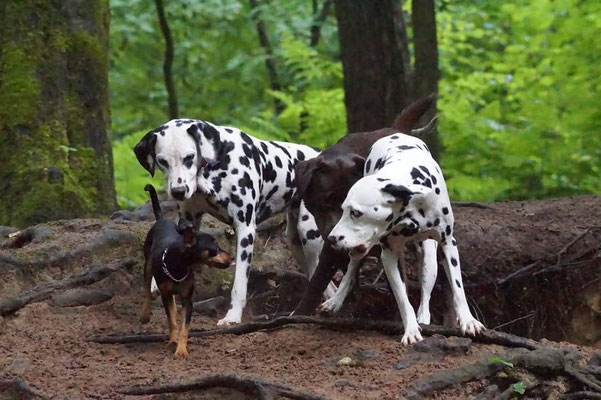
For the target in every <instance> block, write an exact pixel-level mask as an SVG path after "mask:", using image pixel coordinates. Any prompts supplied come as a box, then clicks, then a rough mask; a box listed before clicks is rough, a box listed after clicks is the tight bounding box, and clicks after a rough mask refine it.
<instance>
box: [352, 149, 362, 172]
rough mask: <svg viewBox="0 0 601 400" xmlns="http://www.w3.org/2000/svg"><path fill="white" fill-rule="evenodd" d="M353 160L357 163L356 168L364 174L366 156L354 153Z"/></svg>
mask: <svg viewBox="0 0 601 400" xmlns="http://www.w3.org/2000/svg"><path fill="white" fill-rule="evenodd" d="M351 160H352V161H353V164H355V168H356V169H357V170H358V171H360V172H361V175H363V167H364V166H365V157H361V156H360V155H359V154H357V153H354V154H353V155H352V156H351Z"/></svg>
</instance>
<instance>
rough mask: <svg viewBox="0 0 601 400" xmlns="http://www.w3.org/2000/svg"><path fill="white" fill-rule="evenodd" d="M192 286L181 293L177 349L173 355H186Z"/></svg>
mask: <svg viewBox="0 0 601 400" xmlns="http://www.w3.org/2000/svg"><path fill="white" fill-rule="evenodd" d="M193 291H194V286H192V287H191V289H189V290H188V291H187V292H186V293H182V325H181V328H180V330H179V336H178V338H177V349H176V350H175V355H176V356H179V357H187V356H188V332H189V331H190V321H191V320H192V292H193Z"/></svg>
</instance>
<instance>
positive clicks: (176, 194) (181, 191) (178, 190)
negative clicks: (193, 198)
mask: <svg viewBox="0 0 601 400" xmlns="http://www.w3.org/2000/svg"><path fill="white" fill-rule="evenodd" d="M171 196H173V198H174V199H176V200H183V199H184V197H185V196H186V187H185V186H178V187H174V188H173V189H171Z"/></svg>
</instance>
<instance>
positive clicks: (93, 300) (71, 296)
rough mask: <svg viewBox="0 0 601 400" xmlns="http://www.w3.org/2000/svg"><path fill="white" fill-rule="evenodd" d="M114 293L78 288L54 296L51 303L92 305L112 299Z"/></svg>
mask: <svg viewBox="0 0 601 400" xmlns="http://www.w3.org/2000/svg"><path fill="white" fill-rule="evenodd" d="M112 297H113V295H112V294H111V293H109V292H107V291H104V290H97V289H76V290H71V291H67V292H63V293H59V294H57V295H54V296H52V299H51V300H50V304H51V305H53V306H58V307H76V306H91V305H95V304H100V303H104V302H105V301H107V300H110V299H111V298H112Z"/></svg>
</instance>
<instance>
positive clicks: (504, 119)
mask: <svg viewBox="0 0 601 400" xmlns="http://www.w3.org/2000/svg"><path fill="white" fill-rule="evenodd" d="M444 10H445V11H444V12H442V13H439V15H438V21H439V33H440V34H439V40H440V50H441V69H442V80H441V82H440V101H439V107H440V114H441V119H440V121H441V122H440V132H441V134H442V136H443V139H444V145H445V153H444V158H443V162H442V165H443V169H444V171H445V173H446V175H447V176H448V178H449V179H448V184H449V188H450V192H451V197H453V198H456V199H473V200H501V199H528V198H541V197H549V196H561V195H569V194H580V193H599V192H600V191H601V181H600V180H599V179H598V176H599V172H600V171H599V162H600V161H601V152H600V145H601V137H600V136H599V133H600V129H599V125H598V122H597V121H598V120H599V118H600V117H601V111H600V109H599V107H598V106H597V105H598V104H599V102H600V101H601V81H600V80H599V73H598V65H599V62H600V61H601V45H600V44H599V42H598V40H597V39H596V38H597V37H599V36H600V35H601V24H600V23H599V22H598V20H599V17H601V3H598V2H591V1H585V2H581V1H579V0H561V1H551V0H538V1H536V2H530V3H523V2H520V1H517V0H514V1H505V2H492V1H481V2H464V1H462V2H453V3H451V2H449V3H446V4H445V6H444ZM458 16H460V18H458Z"/></svg>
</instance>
